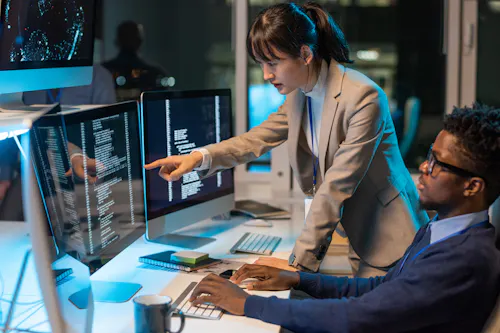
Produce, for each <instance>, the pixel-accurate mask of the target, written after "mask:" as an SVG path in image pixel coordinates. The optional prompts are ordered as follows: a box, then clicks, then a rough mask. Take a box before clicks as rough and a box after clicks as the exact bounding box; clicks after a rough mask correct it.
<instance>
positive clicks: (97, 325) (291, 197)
mask: <svg viewBox="0 0 500 333" xmlns="http://www.w3.org/2000/svg"><path fill="white" fill-rule="evenodd" d="M256 194H258V195H256ZM236 197H237V198H238V199H252V198H253V199H257V200H259V201H262V202H270V203H272V204H273V205H277V206H280V207H282V208H284V209H286V210H289V211H290V212H291V214H292V218H291V219H290V220H273V227H271V228H266V227H247V226H244V225H243V223H244V222H245V221H246V218H244V217H236V218H233V219H231V220H206V221H201V222H198V223H196V224H193V225H190V226H188V227H186V228H183V229H181V230H179V231H178V232H179V233H182V234H185V235H193V236H204V237H213V238H216V239H217V241H215V242H212V243H210V244H207V245H205V246H203V247H201V248H199V249H197V251H202V252H207V253H210V256H211V257H213V258H221V259H225V260H230V261H238V262H242V263H245V262H246V263H252V262H254V261H255V260H256V259H257V258H258V257H259V256H257V255H248V254H234V255H233V254H230V253H229V249H230V248H231V247H232V246H233V245H234V243H235V242H236V241H237V240H238V239H239V238H240V237H241V236H242V235H243V234H244V233H245V232H256V233H264V234H269V235H276V236H280V237H282V241H281V242H280V244H279V246H278V248H277V249H276V251H275V252H274V253H273V256H275V257H278V258H282V259H288V256H289V254H290V253H291V251H292V249H293V246H294V244H295V240H296V238H297V237H298V236H299V234H300V233H301V231H302V227H303V223H304V222H303V221H304V202H303V197H302V195H301V194H294V193H291V192H281V193H276V192H272V191H271V190H270V186H269V185H258V184H257V185H255V184H254V185H251V186H238V188H237V193H236ZM18 225H24V223H21V224H18ZM18 229H19V228H18ZM21 229H22V228H21ZM18 235H19V236H20V237H21V238H22V237H25V238H26V236H25V233H24V236H23V231H22V230H21V231H20V232H18ZM28 245H29V244H28ZM167 250H174V251H178V250H180V249H179V248H175V247H169V246H166V245H161V244H156V243H150V242H147V241H146V240H145V239H144V237H141V238H139V239H137V240H136V241H135V242H134V243H133V244H132V245H131V246H129V247H128V248H127V249H125V250H124V251H123V252H121V253H120V254H118V255H117V256H116V257H115V258H113V259H112V260H111V261H110V262H108V263H107V264H106V265H105V266H103V267H102V268H101V269H100V270H99V271H97V272H96V273H95V274H93V275H92V277H91V279H92V280H101V281H114V282H121V281H123V282H135V283H139V284H141V285H142V286H143V288H142V289H141V290H140V291H139V292H138V293H137V294H136V295H135V296H138V295H146V294H160V295H168V296H170V297H171V298H172V299H173V300H175V299H176V298H177V297H178V296H179V295H180V294H181V293H182V292H183V291H184V289H185V288H186V287H187V286H188V285H189V283H191V282H192V281H200V280H201V279H202V278H203V277H204V275H202V274H200V273H184V272H171V271H167V270H162V269H155V267H153V266H146V265H144V264H142V263H140V262H139V261H138V258H139V257H140V256H143V255H148V254H152V253H156V252H161V251H167ZM339 260H340V264H339ZM59 264H60V261H58V262H57V264H56V265H58V266H59ZM335 264H336V265H339V269H340V270H346V269H350V267H349V263H348V261H347V258H345V257H342V258H340V259H338V258H337V259H336V261H335ZM62 266H64V265H62ZM62 266H61V267H62ZM76 283H78V278H75V279H73V280H71V281H68V282H66V283H64V284H63V285H62V286H61V287H63V289H64V290H63V292H62V293H61V295H63V297H61V299H62V302H63V311H64V312H65V318H66V319H67V318H75V319H77V320H75V322H78V321H80V320H82V319H81V318H82V315H81V313H79V311H80V312H81V310H78V309H76V307H75V306H74V305H73V304H71V303H70V302H69V301H68V300H67V295H69V294H68V290H74V289H75V284H76ZM61 287H59V288H58V291H59V292H61V290H60V288H61ZM252 294H255V295H260V296H272V295H275V296H277V297H281V298H287V297H289V291H282V292H259V291H252ZM40 311H41V312H44V311H43V309H41V310H40ZM133 311H134V306H133V302H132V300H130V301H128V302H126V303H118V304H117V303H94V310H93V312H94V315H93V332H99V333H100V332H106V333H107V332H123V333H125V332H133V331H134V312H133ZM76 317H78V318H76ZM174 320H175V319H174ZM75 322H74V321H73V319H72V322H71V324H72V326H73V327H75V326H76V325H77V324H75ZM174 325H176V324H174ZM174 328H175V327H174ZM279 330H280V327H279V326H276V325H272V324H267V323H264V322H261V321H258V320H254V319H250V318H246V317H240V316H233V315H229V314H227V313H226V314H224V315H223V316H222V318H221V319H220V320H215V321H213V320H203V319H195V318H186V326H185V328H184V332H188V333H190V332H231V333H235V332H237V333H243V332H252V333H260V332H279Z"/></svg>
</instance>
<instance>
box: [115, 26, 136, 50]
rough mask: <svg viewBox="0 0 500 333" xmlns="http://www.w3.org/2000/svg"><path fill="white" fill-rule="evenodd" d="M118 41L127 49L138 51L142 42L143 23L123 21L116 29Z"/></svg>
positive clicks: (119, 44)
mask: <svg viewBox="0 0 500 333" xmlns="http://www.w3.org/2000/svg"><path fill="white" fill-rule="evenodd" d="M116 42H117V44H118V46H119V47H120V48H121V49H123V50H125V51H133V52H136V51H137V50H138V49H139V47H140V46H141V44H142V31H141V25H140V24H139V23H137V22H135V21H130V20H128V21H123V22H122V23H120V25H119V26H118V28H117V29H116Z"/></svg>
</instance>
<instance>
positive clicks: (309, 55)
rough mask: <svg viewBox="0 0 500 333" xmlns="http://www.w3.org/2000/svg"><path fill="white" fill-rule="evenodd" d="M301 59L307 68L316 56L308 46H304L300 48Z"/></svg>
mask: <svg viewBox="0 0 500 333" xmlns="http://www.w3.org/2000/svg"><path fill="white" fill-rule="evenodd" d="M300 57H301V58H302V60H303V61H304V65H306V66H307V65H309V64H311V63H312V61H313V58H314V55H313V52H312V50H311V48H310V47H309V46H308V45H302V47H301V48H300Z"/></svg>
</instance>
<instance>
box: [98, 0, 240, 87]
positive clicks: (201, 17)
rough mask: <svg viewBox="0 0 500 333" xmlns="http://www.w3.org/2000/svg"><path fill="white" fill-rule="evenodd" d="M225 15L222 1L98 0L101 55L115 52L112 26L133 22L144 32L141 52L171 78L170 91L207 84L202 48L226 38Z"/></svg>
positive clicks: (226, 9)
mask: <svg viewBox="0 0 500 333" xmlns="http://www.w3.org/2000/svg"><path fill="white" fill-rule="evenodd" d="M228 18H229V19H228ZM230 18H231V7H230V6H228V5H227V4H226V3H225V1H223V0H189V1H186V0H175V1H174V0H168V1H165V0H143V1H137V0H104V4H103V36H104V59H106V60H108V59H110V58H112V57H114V56H115V55H116V54H117V49H116V47H115V46H114V39H115V31H116V27H117V26H118V25H119V24H120V22H122V21H124V20H134V21H137V22H140V23H141V24H143V26H144V30H145V41H144V45H143V47H142V50H141V54H142V55H143V57H144V58H145V59H146V60H148V61H150V62H153V63H155V64H157V65H160V66H162V67H163V68H164V69H165V71H166V72H167V74H168V75H169V76H173V77H175V79H176V86H175V88H176V89H202V88H210V87H206V86H205V85H206V82H207V79H206V78H207V75H208V69H209V68H210V65H211V64H210V63H209V59H208V52H209V50H210V48H211V47H212V45H213V44H215V43H220V42H224V41H228V40H230V39H231V20H230Z"/></svg>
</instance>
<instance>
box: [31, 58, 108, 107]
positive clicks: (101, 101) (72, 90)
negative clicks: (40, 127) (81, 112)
mask: <svg viewBox="0 0 500 333" xmlns="http://www.w3.org/2000/svg"><path fill="white" fill-rule="evenodd" d="M23 101H24V104H26V105H31V104H52V103H54V102H56V101H52V100H50V98H48V96H47V90H37V91H27V92H24V93H23ZM58 102H59V103H61V105H84V104H98V105H106V104H113V103H116V93H115V83H114V81H113V76H112V75H111V73H110V72H109V71H108V70H107V69H106V68H104V67H102V66H101V65H94V68H93V72H92V83H91V84H90V85H88V86H79V87H68V88H62V89H61V96H60V99H59V101H58Z"/></svg>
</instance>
